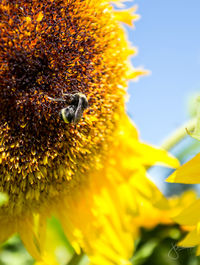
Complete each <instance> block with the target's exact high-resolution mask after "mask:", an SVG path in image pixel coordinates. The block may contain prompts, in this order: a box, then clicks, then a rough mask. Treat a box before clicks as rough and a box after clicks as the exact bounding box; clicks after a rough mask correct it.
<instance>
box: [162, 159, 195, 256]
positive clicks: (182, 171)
mask: <svg viewBox="0 0 200 265" xmlns="http://www.w3.org/2000/svg"><path fill="white" fill-rule="evenodd" d="M199 165H200V154H198V155H196V156H195V157H194V158H192V159H191V160H190V161H188V162H187V163H185V164H184V165H182V166H181V167H180V168H178V169H177V170H176V171H175V172H174V173H173V174H172V175H171V176H170V177H169V178H168V179H167V181H168V182H173V183H185V184H199V183H200V166H199ZM199 209H200V199H197V200H195V201H194V202H193V203H190V204H189V205H188V206H187V205H186V206H185V208H184V209H183V211H182V212H181V213H180V214H179V215H178V216H176V217H175V218H174V220H175V221H176V222H178V223H179V224H181V225H185V226H188V227H189V230H191V231H190V232H189V234H188V235H187V236H186V237H185V238H184V239H183V240H182V241H181V242H179V245H180V246H183V247H194V246H196V245H198V248H197V255H200V230H199V224H200V214H199Z"/></svg>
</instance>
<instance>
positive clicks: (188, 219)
mask: <svg viewBox="0 0 200 265" xmlns="http://www.w3.org/2000/svg"><path fill="white" fill-rule="evenodd" d="M199 209H200V200H197V201H195V202H194V203H192V204H191V205H190V206H188V207H187V208H186V209H184V210H183V211H182V212H181V213H180V214H179V215H178V216H176V217H175V218H174V220H175V221H176V222H178V223H179V224H182V225H196V224H197V223H198V222H199V221H200V212H199Z"/></svg>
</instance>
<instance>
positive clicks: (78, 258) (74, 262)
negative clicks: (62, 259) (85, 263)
mask: <svg viewBox="0 0 200 265" xmlns="http://www.w3.org/2000/svg"><path fill="white" fill-rule="evenodd" d="M83 256H84V254H83V252H81V253H80V255H77V254H76V253H74V255H73V257H72V259H71V260H70V261H69V262H68V263H67V265H77V264H78V263H79V262H80V261H81V260H82V258H83Z"/></svg>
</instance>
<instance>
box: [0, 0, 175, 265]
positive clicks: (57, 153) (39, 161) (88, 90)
mask: <svg viewBox="0 0 200 265" xmlns="http://www.w3.org/2000/svg"><path fill="white" fill-rule="evenodd" d="M0 9H1V13H2V20H1V22H0V26H1V29H2V31H1V39H0V42H1V45H0V47H1V57H0V61H1V66H0V67H1V68H0V70H1V72H0V78H1V90H0V111H1V117H0V142H1V146H0V191H2V192H5V193H7V194H8V195H9V201H8V203H7V204H5V205H4V206H3V207H1V208H0V241H4V240H6V239H7V238H8V237H9V236H10V235H12V234H13V233H16V232H18V233H19V235H20V237H21V239H22V241H23V243H24V245H25V246H26V248H27V250H28V251H29V252H30V254H31V255H32V256H33V257H34V258H35V259H36V260H38V262H44V264H48V265H49V264H56V261H55V262H54V261H53V260H52V258H49V256H48V253H46V252H45V245H46V243H45V241H46V236H45V231H46V219H47V218H48V217H50V216H51V215H55V216H56V217H58V219H59V220H60V222H61V223H62V226H63V229H64V231H65V234H66V235H67V237H68V239H69V240H70V242H71V244H72V246H73V247H74V249H75V250H76V252H77V253H80V249H81V248H82V249H83V250H84V251H85V252H86V253H87V254H88V255H89V257H90V261H91V263H92V264H101V265H102V264H104V265H109V264H110V265H111V264H129V258H130V257H131V256H132V254H133V250H134V239H135V236H136V234H137V228H136V226H134V220H135V218H136V216H138V214H140V212H141V207H143V205H144V203H145V202H146V201H151V202H152V203H157V202H158V201H162V199H163V198H162V195H161V193H160V192H159V191H158V190H157V188H156V187H155V185H154V184H152V183H151V182H150V181H149V180H148V178H147V177H146V169H145V167H146V166H150V165H153V164H155V163H156V162H160V163H162V164H167V165H169V166H172V167H174V166H177V164H178V163H177V161H176V160H175V159H173V158H171V157H170V156H168V154H167V153H166V152H165V151H162V150H157V149H155V148H153V147H150V146H148V145H145V144H143V143H140V142H139V140H138V135H137V131H136V129H135V127H134V125H133V124H132V123H131V121H130V120H129V119H128V117H127V115H126V112H125V95H126V88H127V81H128V80H129V79H131V78H136V77H138V76H139V75H141V74H144V73H145V71H143V70H136V69H134V68H133V67H131V65H130V62H129V58H130V55H132V54H134V52H135V49H133V48H131V47H129V45H128V43H127V40H126V36H125V33H124V30H123V28H122V27H121V25H120V23H119V21H124V22H126V23H128V24H130V23H131V21H132V20H133V19H136V18H138V16H137V15H135V14H132V13H131V12H132V11H134V9H131V10H126V11H121V12H119V11H118V12H115V11H114V10H113V7H112V6H111V5H110V4H109V3H108V2H107V1H105V0H98V1H96V0H84V1H81V0H63V1H56V0H55V1H54V0H47V1H46V0H40V1H38V0H36V1H29V0H14V1H7V0H3V1H1V4H0ZM74 95H83V96H84V98H85V99H87V101H88V107H87V109H86V107H85V109H86V110H85V109H84V111H83V109H82V111H81V104H82V103H81V102H82V101H80V100H78V102H75V99H74ZM83 96H82V97H83ZM69 98H72V100H71V101H70V100H69V101H68V100H67V99H69ZM63 111H64V112H63ZM66 112H67V113H68V116H66V117H67V118H66V117H65V118H66V119H64V120H63V119H61V118H62V117H63V115H64V114H63V113H65V115H66ZM61 114H62V115H61ZM70 115H71V116H70ZM73 115H74V116H75V115H76V119H75V122H73V119H72V118H73V117H72V116H73ZM69 117H71V118H70V119H69ZM66 121H69V122H68V123H66Z"/></svg>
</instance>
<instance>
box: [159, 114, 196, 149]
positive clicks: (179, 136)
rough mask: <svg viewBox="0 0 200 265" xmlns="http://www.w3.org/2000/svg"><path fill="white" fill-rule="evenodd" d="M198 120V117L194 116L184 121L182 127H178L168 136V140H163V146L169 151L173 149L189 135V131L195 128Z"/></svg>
mask: <svg viewBox="0 0 200 265" xmlns="http://www.w3.org/2000/svg"><path fill="white" fill-rule="evenodd" d="M196 122H197V121H196V118H194V119H191V120H189V121H188V122H186V123H184V124H183V125H182V126H181V127H180V128H178V129H177V130H176V131H175V132H173V133H172V134H171V135H170V136H168V137H167V138H166V140H164V141H163V144H162V145H161V147H162V148H163V149H165V150H168V151H169V150H170V149H172V148H173V147H174V146H175V145H177V144H178V143H179V142H181V141H182V140H183V139H184V138H185V137H186V136H187V135H188V133H187V131H193V130H194V128H195V125H196ZM186 129H187V130H186Z"/></svg>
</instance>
